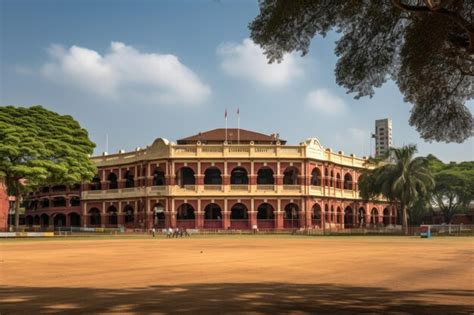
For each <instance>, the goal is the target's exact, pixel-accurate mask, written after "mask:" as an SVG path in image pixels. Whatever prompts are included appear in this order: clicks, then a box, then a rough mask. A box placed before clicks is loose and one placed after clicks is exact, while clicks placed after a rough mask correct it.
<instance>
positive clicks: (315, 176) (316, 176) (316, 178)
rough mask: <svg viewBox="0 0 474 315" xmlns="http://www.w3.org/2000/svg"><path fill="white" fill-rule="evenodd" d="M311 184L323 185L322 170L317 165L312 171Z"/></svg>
mask: <svg viewBox="0 0 474 315" xmlns="http://www.w3.org/2000/svg"><path fill="white" fill-rule="evenodd" d="M311 185H312V186H321V171H320V170H319V168H317V167H315V168H313V171H312V172H311Z"/></svg>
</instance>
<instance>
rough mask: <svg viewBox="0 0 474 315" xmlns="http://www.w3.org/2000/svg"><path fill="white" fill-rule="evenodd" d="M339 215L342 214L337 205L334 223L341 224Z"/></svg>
mask: <svg viewBox="0 0 474 315" xmlns="http://www.w3.org/2000/svg"><path fill="white" fill-rule="evenodd" d="M341 215H342V210H341V208H340V207H337V210H336V223H339V224H341V223H342V222H341Z"/></svg>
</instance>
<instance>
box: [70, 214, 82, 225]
mask: <svg viewBox="0 0 474 315" xmlns="http://www.w3.org/2000/svg"><path fill="white" fill-rule="evenodd" d="M69 220H70V221H69V222H71V226H81V216H80V215H79V214H78V213H75V212H72V213H70V214H69Z"/></svg>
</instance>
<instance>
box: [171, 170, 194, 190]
mask: <svg viewBox="0 0 474 315" xmlns="http://www.w3.org/2000/svg"><path fill="white" fill-rule="evenodd" d="M176 184H177V185H178V186H180V187H184V186H186V185H195V184H196V179H195V177H194V171H193V169H192V168H190V167H181V168H180V169H179V170H178V171H177V172H176Z"/></svg>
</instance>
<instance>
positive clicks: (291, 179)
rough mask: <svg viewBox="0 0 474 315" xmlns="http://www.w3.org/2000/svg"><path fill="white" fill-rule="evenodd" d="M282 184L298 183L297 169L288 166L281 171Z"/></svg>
mask: <svg viewBox="0 0 474 315" xmlns="http://www.w3.org/2000/svg"><path fill="white" fill-rule="evenodd" d="M283 185H298V169H297V168H296V167H288V168H287V169H285V171H284V172H283Z"/></svg>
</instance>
